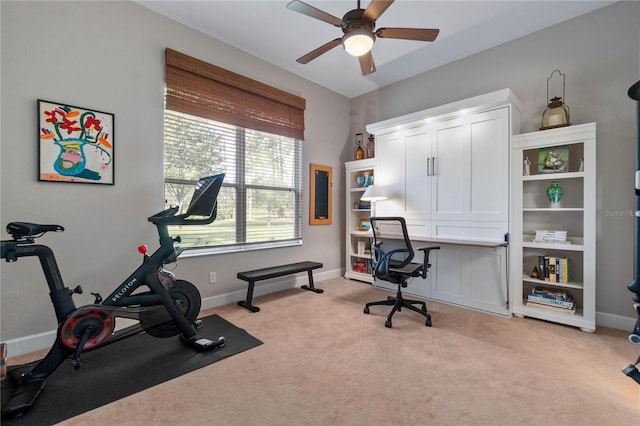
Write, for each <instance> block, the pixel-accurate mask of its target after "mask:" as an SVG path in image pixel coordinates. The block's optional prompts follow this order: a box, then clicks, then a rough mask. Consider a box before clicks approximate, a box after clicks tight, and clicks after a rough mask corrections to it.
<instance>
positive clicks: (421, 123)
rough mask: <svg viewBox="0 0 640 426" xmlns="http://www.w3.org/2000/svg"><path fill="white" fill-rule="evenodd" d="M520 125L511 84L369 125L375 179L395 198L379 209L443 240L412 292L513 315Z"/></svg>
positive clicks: (422, 239) (418, 240)
mask: <svg viewBox="0 0 640 426" xmlns="http://www.w3.org/2000/svg"><path fill="white" fill-rule="evenodd" d="M513 129H516V130H518V129H519V102H518V101H517V99H516V98H515V97H514V95H513V93H512V92H511V91H510V90H509V89H504V90H500V91H497V92H492V93H489V94H486V95H481V96H477V97H474V98H470V99H466V100H463V101H459V102H454V103H451V104H447V105H443V106H440V107H436V108H431V109H428V110H425V111H420V112H417V113H413V114H409V115H406V116H402V117H397V118H394V119H390V120H386V121H383V122H379V123H374V124H370V125H367V132H368V133H370V134H373V135H375V137H376V159H375V173H376V178H375V185H377V186H378V187H379V189H380V190H381V191H382V192H384V194H385V195H386V196H387V197H388V199H387V200H384V201H379V202H378V203H377V207H376V208H377V212H376V213H377V215H378V216H402V217H404V218H405V219H406V222H407V227H408V231H409V235H410V237H411V239H412V241H413V242H414V246H415V247H420V246H425V245H429V244H436V243H437V244H438V245H439V246H440V247H441V249H440V250H438V251H433V252H431V255H430V259H429V260H430V263H431V264H432V267H431V270H430V274H429V277H428V278H427V279H426V280H421V279H419V278H416V279H414V280H413V282H412V283H411V285H410V286H409V287H408V288H407V289H406V290H405V291H406V292H408V293H410V294H415V295H419V296H423V297H428V298H432V299H436V300H441V301H445V302H448V303H454V304H458V305H462V306H466V307H471V308H476V309H480V310H484V311H488V312H493V313H497V314H500V315H508V314H509V306H508V285H507V250H506V248H505V247H504V242H505V238H506V237H507V234H508V232H509V204H510V203H509V193H510V191H509V154H510V152H509V151H510V149H509V143H510V136H511V134H512V132H513ZM385 244H387V247H388V248H389V247H390V246H389V244H391V243H387V242H385ZM375 285H376V286H380V287H388V288H390V287H389V286H388V284H387V283H384V282H381V281H379V280H376V281H375Z"/></svg>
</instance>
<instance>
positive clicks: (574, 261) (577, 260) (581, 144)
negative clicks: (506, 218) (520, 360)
mask: <svg viewBox="0 0 640 426" xmlns="http://www.w3.org/2000/svg"><path fill="white" fill-rule="evenodd" d="M512 150H513V152H512V163H511V168H512V176H513V178H512V203H513V220H512V222H513V224H512V229H513V232H512V238H511V252H512V253H511V254H512V267H511V281H512V284H513V293H514V294H513V314H514V315H516V316H520V317H522V316H527V317H532V318H538V319H543V320H547V321H554V322H558V323H562V324H566V325H570V326H574V327H579V328H580V329H581V330H583V331H586V332H594V331H595V330H596V263H597V262H596V124H595V123H587V124H581V125H574V126H569V127H563V128H557V129H552V130H543V131H539V132H532V133H525V134H520V135H515V136H514V137H513V139H512ZM561 150H563V151H565V152H566V153H567V154H568V161H567V164H568V167H566V169H562V172H560V173H542V172H544V169H542V170H541V172H540V173H539V172H538V162H539V161H538V159H539V158H540V154H541V153H546V152H549V151H557V152H560V151H561ZM524 162H528V163H530V166H529V173H528V174H527V173H526V171H525V168H524V166H523V164H524ZM551 181H557V182H558V184H559V185H560V186H561V187H562V188H563V190H564V196H563V198H562V200H561V204H560V206H553V207H552V206H551V205H550V202H549V200H548V198H547V195H546V188H547V187H549V185H550V184H551ZM536 230H557V231H566V232H567V237H566V241H567V242H566V243H564V244H563V243H558V242H555V243H541V242H536V241H535V238H534V234H535V232H536ZM540 256H542V258H543V259H544V257H545V256H546V257H551V258H561V259H568V262H567V266H568V268H567V270H568V272H569V274H568V277H567V278H568V281H567V282H553V281H551V280H549V279H547V280H545V279H544V277H540V279H539V278H535V277H532V276H531V275H532V271H533V269H534V267H538V264H539V262H540ZM556 281H557V280H556ZM534 287H543V288H550V289H556V290H562V291H568V292H569V293H570V294H571V295H572V296H573V298H574V299H575V304H576V306H577V308H576V309H575V313H573V312H570V311H563V310H558V309H555V310H549V309H548V308H547V309H542V308H539V307H536V305H534V304H531V303H528V300H527V299H528V297H527V296H528V294H529V292H530V291H531V289H532V288H534ZM537 306H539V305H537Z"/></svg>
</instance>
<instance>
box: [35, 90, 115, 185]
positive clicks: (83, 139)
mask: <svg viewBox="0 0 640 426" xmlns="http://www.w3.org/2000/svg"><path fill="white" fill-rule="evenodd" d="M113 126H114V115H113V114H110V113H108V112H102V111H96V110H92V109H87V108H80V107H76V106H72V105H67V104H63V103H59V102H50V101H43V100H40V99H39V100H38V180H39V181H49V182H73V183H96V184H105V185H113V184H114V170H113V166H114V164H113V148H114V141H113V134H114V128H113Z"/></svg>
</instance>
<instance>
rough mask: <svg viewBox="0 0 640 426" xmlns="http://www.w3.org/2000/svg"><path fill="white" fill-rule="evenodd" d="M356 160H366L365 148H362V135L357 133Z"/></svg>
mask: <svg viewBox="0 0 640 426" xmlns="http://www.w3.org/2000/svg"><path fill="white" fill-rule="evenodd" d="M355 154H356V160H364V148H363V147H362V133H356V151H355Z"/></svg>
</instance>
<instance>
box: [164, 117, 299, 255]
mask: <svg viewBox="0 0 640 426" xmlns="http://www.w3.org/2000/svg"><path fill="white" fill-rule="evenodd" d="M164 129H165V132H164V154H165V162H164V163H165V199H166V204H167V206H169V205H172V206H175V205H180V206H181V207H182V210H183V211H184V210H186V208H187V207H188V203H189V201H190V199H191V195H192V194H193V190H194V185H195V182H196V181H197V180H198V178H200V177H202V176H208V175H212V174H216V173H221V172H223V173H225V174H226V175H225V179H224V183H223V187H222V189H221V191H220V194H219V196H218V203H217V218H216V220H215V221H214V222H213V223H211V224H209V225H197V226H193V225H188V226H173V227H170V231H171V233H172V235H180V237H181V240H182V241H181V242H180V243H179V244H177V245H178V246H180V247H186V248H188V247H221V246H238V245H250V244H256V243H260V244H262V245H263V246H264V244H265V243H269V242H282V241H287V240H297V239H300V238H301V221H302V173H301V168H302V142H301V141H299V140H296V139H292V138H288V137H283V136H277V135H272V134H268V133H264V132H258V131H253V130H249V129H243V128H239V127H236V126H232V125H227V124H224V123H218V122H214V121H211V120H207V119H204V118H200V117H195V116H191V115H187V114H182V113H177V112H174V111H169V110H166V111H165V125H164Z"/></svg>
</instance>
